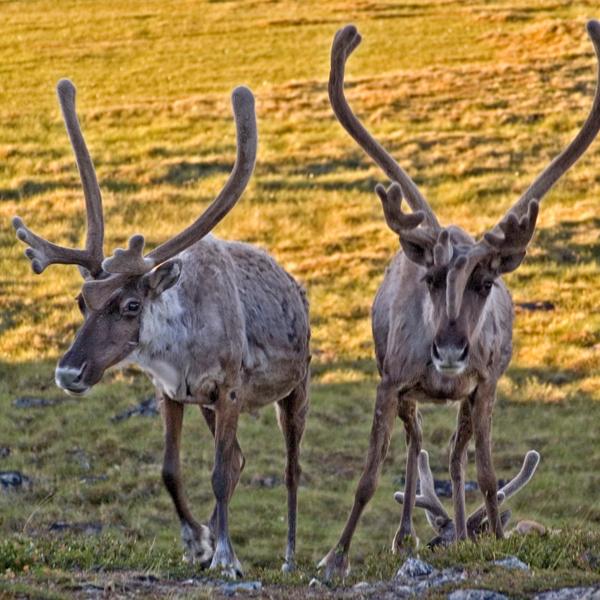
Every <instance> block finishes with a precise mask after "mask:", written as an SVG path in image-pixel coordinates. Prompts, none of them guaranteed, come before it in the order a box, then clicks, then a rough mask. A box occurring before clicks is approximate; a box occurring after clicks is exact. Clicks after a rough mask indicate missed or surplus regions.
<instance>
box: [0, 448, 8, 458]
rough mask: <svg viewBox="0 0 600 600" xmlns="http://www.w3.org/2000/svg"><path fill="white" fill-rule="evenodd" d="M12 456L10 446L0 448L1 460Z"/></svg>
mask: <svg viewBox="0 0 600 600" xmlns="http://www.w3.org/2000/svg"><path fill="white" fill-rule="evenodd" d="M8 456H10V448H9V447H8V446H0V458H6V457H8Z"/></svg>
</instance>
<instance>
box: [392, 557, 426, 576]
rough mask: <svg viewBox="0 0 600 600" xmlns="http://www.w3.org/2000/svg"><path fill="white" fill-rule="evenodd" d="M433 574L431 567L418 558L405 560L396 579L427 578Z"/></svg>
mask: <svg viewBox="0 0 600 600" xmlns="http://www.w3.org/2000/svg"><path fill="white" fill-rule="evenodd" d="M432 573H433V567H432V566H431V565H430V564H429V563H426V562H425V561H424V560H420V559H418V558H407V559H406V560H405V561H404V564H403V565H402V566H401V567H400V568H399V569H398V571H397V573H396V578H404V579H414V578H415V577H427V576H428V575H431V574H432Z"/></svg>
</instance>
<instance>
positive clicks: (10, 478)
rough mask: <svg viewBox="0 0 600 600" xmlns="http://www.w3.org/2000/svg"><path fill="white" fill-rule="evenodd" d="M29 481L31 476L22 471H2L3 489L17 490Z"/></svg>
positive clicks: (0, 475) (0, 485)
mask: <svg viewBox="0 0 600 600" xmlns="http://www.w3.org/2000/svg"><path fill="white" fill-rule="evenodd" d="M27 483H29V477H27V476H25V475H23V473H21V471H0V488H2V489H3V490H10V489H13V490H16V489H18V488H21V487H23V486H24V485H25V484H27Z"/></svg>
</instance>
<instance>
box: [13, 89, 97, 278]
mask: <svg viewBox="0 0 600 600" xmlns="http://www.w3.org/2000/svg"><path fill="white" fill-rule="evenodd" d="M56 91H57V94H58V100H59V103H60V107H61V109H62V114H63V118H64V121H65V125H66V128H67V133H68V134H69V139H70V140H71V145H72V146H73V152H74V154H75V160H76V161H77V167H78V169H79V176H80V177H81V183H82V185H83V194H84V197H85V207H86V214H87V239H86V243H85V250H80V249H75V248H66V247H64V246H58V245H56V244H53V243H52V242H50V241H48V240H46V239H44V238H42V237H40V236H39V235H36V234H35V233H34V232H33V231H31V230H30V229H29V228H28V227H26V226H25V224H24V223H23V220H22V219H20V218H19V217H14V218H13V220H12V224H13V227H14V228H15V229H16V232H17V237H18V238H19V239H20V240H21V241H22V242H25V243H26V244H28V245H29V248H27V250H26V251H25V255H26V256H27V258H29V260H31V268H32V269H33V272H34V273H37V274H38V275H39V274H40V273H42V271H44V269H45V268H46V267H47V266H49V265H52V264H66V265H79V266H80V267H83V268H84V269H86V270H87V271H88V272H89V274H90V275H91V276H92V277H98V276H100V275H101V274H102V259H103V258H104V253H103V250H102V246H103V241H104V219H103V216H102V196H101V194H100V187H99V186H98V180H97V179H96V172H95V170H94V165H93V163H92V159H91V157H90V154H89V152H88V149H87V146H86V144H85V140H84V138H83V134H82V133H81V128H80V126H79V121H78V120H77V113H76V112H75V92H76V90H75V86H74V85H73V84H72V83H71V82H70V81H69V80H68V79H62V80H61V81H59V82H58V85H57V87H56Z"/></svg>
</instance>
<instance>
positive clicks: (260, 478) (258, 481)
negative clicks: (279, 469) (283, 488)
mask: <svg viewBox="0 0 600 600" xmlns="http://www.w3.org/2000/svg"><path fill="white" fill-rule="evenodd" d="M280 484H281V480H280V479H279V477H277V476H275V475H260V474H258V473H255V474H254V475H253V476H252V479H250V485H251V486H253V487H260V488H267V489H270V488H274V487H276V486H278V485H280Z"/></svg>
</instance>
